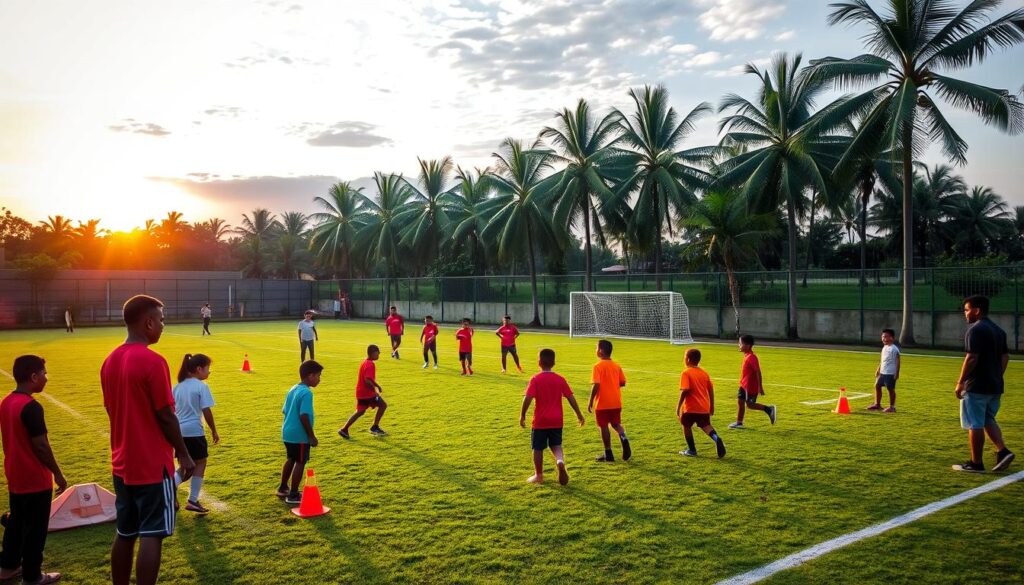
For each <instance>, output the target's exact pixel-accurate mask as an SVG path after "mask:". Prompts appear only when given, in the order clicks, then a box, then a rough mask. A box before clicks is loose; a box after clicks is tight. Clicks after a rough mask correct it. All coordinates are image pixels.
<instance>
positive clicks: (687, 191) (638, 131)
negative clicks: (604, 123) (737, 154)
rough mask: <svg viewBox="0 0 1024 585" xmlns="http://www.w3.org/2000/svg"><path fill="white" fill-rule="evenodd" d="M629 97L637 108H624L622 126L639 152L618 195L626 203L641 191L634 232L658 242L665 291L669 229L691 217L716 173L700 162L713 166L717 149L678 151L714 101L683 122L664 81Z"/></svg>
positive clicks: (700, 106)
mask: <svg viewBox="0 0 1024 585" xmlns="http://www.w3.org/2000/svg"><path fill="white" fill-rule="evenodd" d="M629 96H630V97H631V98H632V99H633V104H634V105H635V106H636V111H634V112H633V114H632V115H631V116H629V117H627V116H625V115H623V114H622V112H620V111H618V110H616V111H615V113H616V114H618V116H619V119H620V125H621V127H622V143H623V144H624V145H625V146H627V147H629V148H630V149H631V150H632V151H633V152H634V159H633V163H634V165H635V166H634V168H635V171H634V172H633V174H632V175H631V176H629V177H628V178H627V179H626V180H625V181H623V182H622V185H621V186H620V188H619V189H618V191H617V192H616V195H617V199H618V200H619V202H620V204H623V202H624V198H625V197H629V196H630V195H632V194H634V193H635V194H636V201H635V203H634V204H633V209H632V213H631V215H630V217H631V221H630V225H629V232H630V234H631V237H632V238H633V240H634V241H636V242H638V243H642V244H643V245H644V246H645V247H648V246H650V245H651V244H653V247H654V255H655V258H656V265H655V282H656V286H657V288H658V290H661V256H662V237H663V232H664V231H665V230H666V229H667V231H668V233H669V236H671V235H672V226H673V225H675V224H676V221H675V219H676V218H679V217H682V216H683V215H685V213H686V212H687V211H688V209H689V206H690V205H692V204H693V203H694V202H696V200H697V195H696V192H697V191H699V190H700V189H703V188H704V187H706V186H707V184H708V183H709V182H710V179H711V175H709V174H708V173H707V172H705V171H703V170H701V169H699V168H697V167H696V166H694V165H707V164H710V162H711V156H712V154H713V153H714V149H713V148H708V147H703V148H693V149H688V150H677V149H678V148H679V147H680V145H681V143H682V142H683V140H684V139H685V138H686V137H687V136H689V135H690V134H691V133H693V131H694V128H695V124H696V122H697V120H699V119H700V118H702V117H703V116H705V115H707V114H710V113H711V105H710V104H707V103H700V104H698V105H697V107H695V108H693V110H691V111H690V113H689V114H687V115H686V116H684V117H683V119H682V120H680V119H679V116H678V114H677V113H676V111H675V108H672V107H670V106H669V105H668V91H667V90H666V89H665V88H664V87H662V86H660V85H659V86H657V87H654V88H652V87H650V86H644V88H643V89H642V90H641V89H639V88H634V89H631V90H630V91H629ZM648 249H649V248H648Z"/></svg>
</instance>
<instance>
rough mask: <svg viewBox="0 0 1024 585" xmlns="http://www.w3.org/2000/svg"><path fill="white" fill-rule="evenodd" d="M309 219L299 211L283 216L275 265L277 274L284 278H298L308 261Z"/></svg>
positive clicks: (277, 241)
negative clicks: (307, 229) (307, 238)
mask: <svg viewBox="0 0 1024 585" xmlns="http://www.w3.org/2000/svg"><path fill="white" fill-rule="evenodd" d="M308 223H309V219H308V218H307V217H306V214H304V213H302V212H299V211H289V212H286V213H285V214H284V215H283V216H281V229H280V232H279V233H278V236H277V240H276V242H275V244H276V248H277V250H276V252H277V260H276V261H275V262H274V263H273V264H274V268H275V269H276V270H277V273H278V274H279V275H281V276H282V277H284V278H297V277H298V272H299V270H301V269H303V268H304V267H305V265H306V262H307V260H308V258H307V252H306V242H305V236H306V225H307V224H308Z"/></svg>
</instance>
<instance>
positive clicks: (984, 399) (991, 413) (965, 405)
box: [960, 392, 1002, 431]
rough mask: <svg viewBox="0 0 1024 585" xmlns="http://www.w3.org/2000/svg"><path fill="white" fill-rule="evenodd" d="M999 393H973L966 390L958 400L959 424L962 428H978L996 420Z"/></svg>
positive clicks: (975, 429)
mask: <svg viewBox="0 0 1024 585" xmlns="http://www.w3.org/2000/svg"><path fill="white" fill-rule="evenodd" d="M1001 397H1002V395H1001V394H974V393H971V392H967V393H965V394H964V397H963V400H961V401H960V426H961V427H963V429H964V430H968V431H970V430H974V431H977V430H980V429H983V428H985V425H989V424H992V423H994V422H996V413H997V412H999V399H1000V398H1001Z"/></svg>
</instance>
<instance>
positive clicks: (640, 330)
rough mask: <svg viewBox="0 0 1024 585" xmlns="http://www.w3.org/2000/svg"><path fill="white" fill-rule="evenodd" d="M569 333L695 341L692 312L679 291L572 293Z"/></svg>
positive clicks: (590, 335)
mask: <svg viewBox="0 0 1024 585" xmlns="http://www.w3.org/2000/svg"><path fill="white" fill-rule="evenodd" d="M569 336H570V337H622V338H627V339H664V340H665V341H670V342H672V343H693V337H692V336H691V335H690V312H689V310H688V309H687V308H686V303H685V302H683V295H681V294H679V293H676V292H643V293H628V292H626V293H623V292H619V293H612V292H574V293H570V295H569Z"/></svg>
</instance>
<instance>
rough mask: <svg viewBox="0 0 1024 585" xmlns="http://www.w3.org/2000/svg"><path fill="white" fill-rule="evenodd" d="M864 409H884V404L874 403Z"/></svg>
mask: <svg viewBox="0 0 1024 585" xmlns="http://www.w3.org/2000/svg"><path fill="white" fill-rule="evenodd" d="M864 410H882V405H881V404H872V405H871V406H869V407H867V408H865V409H864Z"/></svg>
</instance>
